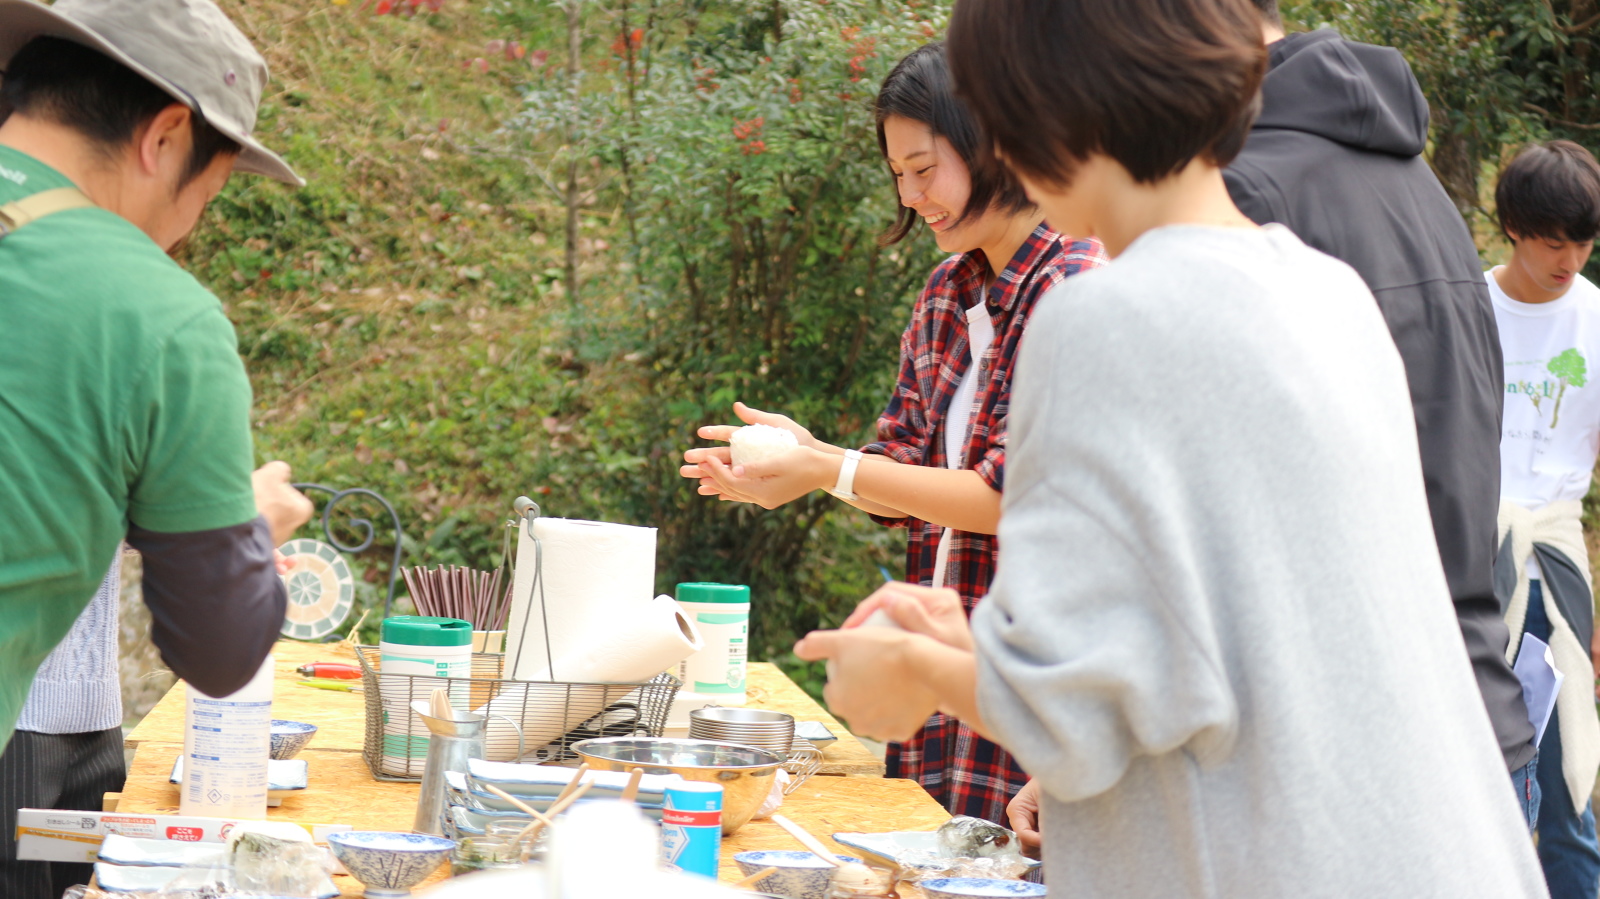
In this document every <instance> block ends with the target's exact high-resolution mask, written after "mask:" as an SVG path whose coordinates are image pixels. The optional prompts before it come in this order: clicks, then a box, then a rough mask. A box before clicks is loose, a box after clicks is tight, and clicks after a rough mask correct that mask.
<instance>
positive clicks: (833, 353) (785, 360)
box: [513, 0, 944, 657]
mask: <svg viewBox="0 0 1600 899" xmlns="http://www.w3.org/2000/svg"><path fill="white" fill-rule="evenodd" d="M692 11H693V8H692V7H688V8H685V9H682V10H677V11H676V14H675V11H674V10H672V9H663V8H661V7H656V16H657V20H658V21H666V22H676V23H678V25H677V30H676V31H674V30H673V29H672V28H671V27H670V26H669V27H658V28H656V29H655V30H651V31H646V30H643V29H639V30H630V29H628V28H627V24H626V22H624V23H622V24H620V25H619V37H618V40H617V42H616V43H615V44H613V47H612V49H613V59H612V60H611V64H610V65H607V66H604V67H601V68H600V69H599V71H592V72H590V73H589V74H587V75H586V76H585V78H586V83H585V84H584V87H583V90H582V91H581V93H580V94H579V97H580V99H579V101H578V102H576V103H574V101H573V99H572V94H571V92H570V87H571V85H570V84H569V83H568V82H566V81H565V79H548V78H547V79H545V80H544V81H542V82H541V83H540V84H539V85H538V86H536V87H534V88H533V89H531V90H530V91H529V93H528V95H527V98H526V104H525V111H524V112H523V113H522V115H520V116H519V117H518V118H517V119H516V120H515V121H514V123H513V124H514V127H515V128H517V129H519V130H520V131H521V132H522V133H524V134H526V135H527V136H528V139H529V141H530V147H536V146H551V145H555V144H557V143H558V141H556V139H555V138H556V137H557V136H558V135H567V134H578V135H581V137H580V140H581V141H582V145H583V146H584V148H585V149H586V151H587V152H588V153H589V154H590V155H591V156H592V158H594V159H598V160H601V161H602V164H603V165H604V166H605V167H606V171H607V174H608V175H609V176H610V177H612V178H613V179H614V180H613V183H614V184H615V185H616V188H615V189H616V192H617V202H618V204H619V206H620V208H621V212H622V215H623V216H624V218H625V220H626V227H624V228H619V229H618V231H617V236H616V239H617V240H618V241H619V242H620V243H621V247H620V248H619V255H620V256H621V257H622V259H623V260H624V262H625V265H624V266H622V267H621V270H620V271H619V273H618V274H617V275H616V276H615V278H614V283H615V287H614V288H612V289H613V290H614V291H615V292H616V295H617V296H618V297H619V299H617V300H616V301H615V302H612V303H609V304H605V303H598V302H591V303H587V304H586V305H585V306H584V319H583V324H582V327H583V328H584V329H586V332H587V333H588V334H590V335H592V336H590V337H589V338H587V339H586V340H585V343H584V345H585V347H586V350H585V351H584V352H585V354H586V355H588V356H591V357H594V358H601V359H604V358H611V359H615V358H618V357H621V358H625V359H626V360H628V361H629V362H630V363H631V364H630V365H628V366H623V367H609V368H608V369H607V370H606V371H605V372H604V374H601V373H600V372H598V371H593V370H591V372H590V380H589V382H588V385H587V386H588V389H587V390H586V392H585V401H586V404H587V406H588V409H587V410H586V414H585V415H584V416H583V421H582V428H583V430H584V431H585V432H586V434H587V435H588V436H589V437H590V438H591V439H593V440H594V443H595V446H596V447H597V449H598V448H599V447H605V448H606V449H605V451H604V453H599V452H597V454H596V457H595V459H594V460H593V469H592V471H591V473H590V477H591V478H592V479H593V481H594V482H595V483H597V484H600V485H602V489H603V490H604V491H605V492H606V494H607V496H608V500H609V502H608V504H613V508H614V509H615V510H616V512H617V514H619V515H620V516H621V517H622V518H623V519H625V520H630V521H637V522H641V523H649V524H652V525H655V526H657V527H659V528H660V529H661V540H660V547H661V550H660V553H659V556H658V571H659V580H660V581H661V586H662V587H663V588H667V587H669V586H670V584H671V583H673V582H675V581H680V580H725V581H733V582H739V583H749V584H751V585H752V587H753V588H754V590H755V595H756V603H757V608H758V611H757V614H756V615H755V616H754V620H755V626H754V627H755V632H754V634H753V635H752V642H753V647H754V649H755V651H756V654H757V656H758V657H761V656H764V655H771V654H779V653H783V652H785V651H786V650H787V648H788V645H789V643H790V642H791V641H792V640H793V638H794V637H795V636H797V635H798V634H800V633H803V632H804V631H805V630H807V629H809V628H812V627H816V626H818V625H825V624H832V623H836V622H837V621H838V620H839V619H840V618H841V617H842V614H843V613H844V612H845V611H847V610H848V608H850V606H851V605H853V603H854V602H855V601H856V600H858V599H859V598H860V597H861V596H862V595H864V594H865V593H866V592H867V591H868V590H870V589H871V587H872V586H873V585H874V584H876V583H879V582H881V579H882V578H881V575H880V573H879V571H880V567H881V566H883V565H887V564H893V565H895V566H896V567H897V568H898V566H899V559H898V551H897V547H898V546H899V545H901V544H900V543H899V541H898V539H897V535H892V534H886V533H884V532H883V531H881V530H879V529H877V528H876V526H874V525H871V524H870V523H865V520H864V519H862V518H860V516H859V515H858V514H857V513H855V512H853V511H851V510H845V511H843V512H842V513H838V517H837V519H836V517H835V515H836V510H838V509H840V508H841V507H839V506H838V504H837V503H836V502H835V501H834V500H832V499H831V498H828V497H818V496H812V497H809V498H806V499H804V500H801V501H798V502H796V503H792V504H790V505H789V506H787V507H785V508H783V509H781V510H778V511H774V512H767V511H764V510H761V509H759V508H755V507H747V506H735V505H732V504H719V503H716V502H713V501H709V500H706V499H705V498H702V497H700V496H698V495H696V493H695V491H694V489H693V484H692V483H691V482H688V481H685V480H683V479H682V478H680V477H679V476H678V474H677V465H678V463H679V459H680V456H681V453H682V451H683V450H684V449H685V448H687V447H689V446H693V445H695V444H696V442H697V441H696V438H695V436H694V435H695V428H696V427H697V426H698V425H702V424H707V423H713V422H722V421H729V420H732V417H733V416H732V411H731V406H732V404H733V402H734V400H736V399H737V400H743V401H745V402H747V403H749V404H751V405H753V406H756V407H758V408H767V409H772V410H778V411H782V412H785V413H787V414H789V415H791V416H793V417H794V418H796V419H797V420H799V421H801V422H804V423H806V424H807V425H808V426H810V427H811V428H812V429H813V430H815V431H816V432H817V433H818V434H819V436H822V437H823V438H824V439H828V440H831V441H835V442H840V443H846V444H850V445H859V444H861V443H863V442H865V441H867V440H869V439H871V435H872V431H873V425H874V422H875V421H876V417H877V414H878V412H879V411H880V410H881V409H882V408H883V406H884V404H885V403H886V401H887V399H888V396H889V393H890V390H891V388H892V385H893V376H894V372H895V366H896V362H897V358H898V340H899V335H900V333H901V331H902V330H903V329H904V327H905V322H906V319H907V316H908V314H909V311H910V302H911V300H912V298H913V297H914V296H915V294H916V291H917V289H918V287H919V286H920V284H921V283H922V282H923V281H924V280H925V279H926V277H927V274H928V272H929V270H930V269H931V268H932V266H933V265H934V264H935V262H936V258H937V257H936V255H935V254H934V251H933V248H932V247H931V244H928V243H915V244H910V245H906V246H904V247H901V248H896V249H887V250H886V249H883V248H881V247H880V246H879V245H878V242H877V236H878V234H879V233H880V232H881V231H882V230H883V229H884V228H885V226H887V224H888V223H889V222H890V221H891V220H892V219H893V216H894V210H895V208H896V203H897V200H896V198H895V195H894V192H893V190H892V186H891V184H890V181H889V178H888V175H887V171H886V168H885V166H884V164H883V162H882V161H881V159H880V158H879V156H878V152H877V145H876V136H875V131H874V126H873V122H872V117H871V105H870V104H871V100H872V98H873V96H874V95H875V93H876V88H877V85H878V84H879V83H880V82H881V81H882V78H883V76H884V75H885V74H887V72H888V69H889V67H890V66H892V65H893V63H894V62H895V61H896V60H898V58H899V57H900V56H901V55H903V54H905V53H907V52H909V51H910V50H911V49H913V48H915V47H916V46H918V45H920V44H922V43H925V42H927V41H928V40H929V39H930V38H931V37H932V36H934V35H938V34H942V32H943V27H944V23H943V19H942V16H943V13H942V12H933V13H930V12H929V11H927V10H924V9H922V8H920V5H919V4H917V3H914V2H883V3H874V2H863V0H832V2H818V0H781V2H778V3H774V4H771V5H763V6H760V7H748V8H746V7H738V8H737V11H730V12H728V13H727V14H726V16H725V18H721V19H718V20H716V21H712V20H710V19H708V18H704V17H701V18H696V17H694V16H693V15H691V13H692ZM635 54H637V56H636V55H635ZM575 120H576V122H575ZM573 147H574V144H573V142H572V141H568V142H567V143H566V144H564V145H562V146H561V148H560V150H559V151H558V152H560V153H570V152H573ZM561 162H562V159H560V158H556V157H549V158H548V162H547V164H548V165H550V166H551V168H552V170H556V169H558V168H559V166H560V164H561ZM596 375H601V376H600V377H596ZM845 519H849V520H845ZM846 558H847V559H849V562H848V563H845V564H841V562H842V560H843V559H846Z"/></svg>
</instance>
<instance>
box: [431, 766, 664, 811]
mask: <svg viewBox="0 0 1600 899" xmlns="http://www.w3.org/2000/svg"><path fill="white" fill-rule="evenodd" d="M601 773H604V772H601ZM444 785H445V790H444V795H445V801H446V802H449V803H450V804H451V805H459V806H462V807H464V808H471V809H476V810H478V811H481V812H490V813H493V814H498V813H500V812H506V813H508V814H509V816H510V817H514V818H527V817H529V816H528V815H525V814H523V812H522V811H521V810H520V809H518V808H517V807H516V806H515V805H512V804H511V802H510V801H509V800H506V799H504V798H501V797H500V796H496V795H495V794H493V793H491V792H489V791H488V790H480V789H475V788H476V787H478V786H479V784H478V781H477V779H476V778H473V777H469V776H467V775H465V774H462V773H461V772H459V771H446V772H445V773H444ZM497 786H498V785H497ZM501 789H503V790H504V789H505V788H504V787H501ZM506 792H507V793H511V791H510V790H506ZM597 794H598V795H597ZM511 795H513V796H516V795H517V794H515V793H511ZM620 798H622V797H621V796H620V794H617V793H611V792H607V791H602V790H600V789H594V788H591V789H590V790H588V791H587V792H585V793H584V794H583V798H582V799H580V800H578V801H579V802H588V801H589V800H591V799H620ZM517 800H518V801H519V802H521V803H522V804H523V805H526V806H528V807H529V808H532V809H534V810H536V811H541V812H544V811H549V810H550V806H552V805H554V804H555V797H554V796H517ZM665 802H666V800H665V798H664V797H663V796H661V795H660V794H656V795H655V796H647V795H645V794H643V793H640V794H639V800H638V805H639V808H640V809H642V810H643V811H644V813H645V814H646V815H649V814H650V813H651V812H652V811H654V812H656V813H657V814H656V815H655V816H654V817H657V818H659V817H660V810H661V806H662V805H664V804H665ZM502 817H504V816H502Z"/></svg>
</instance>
